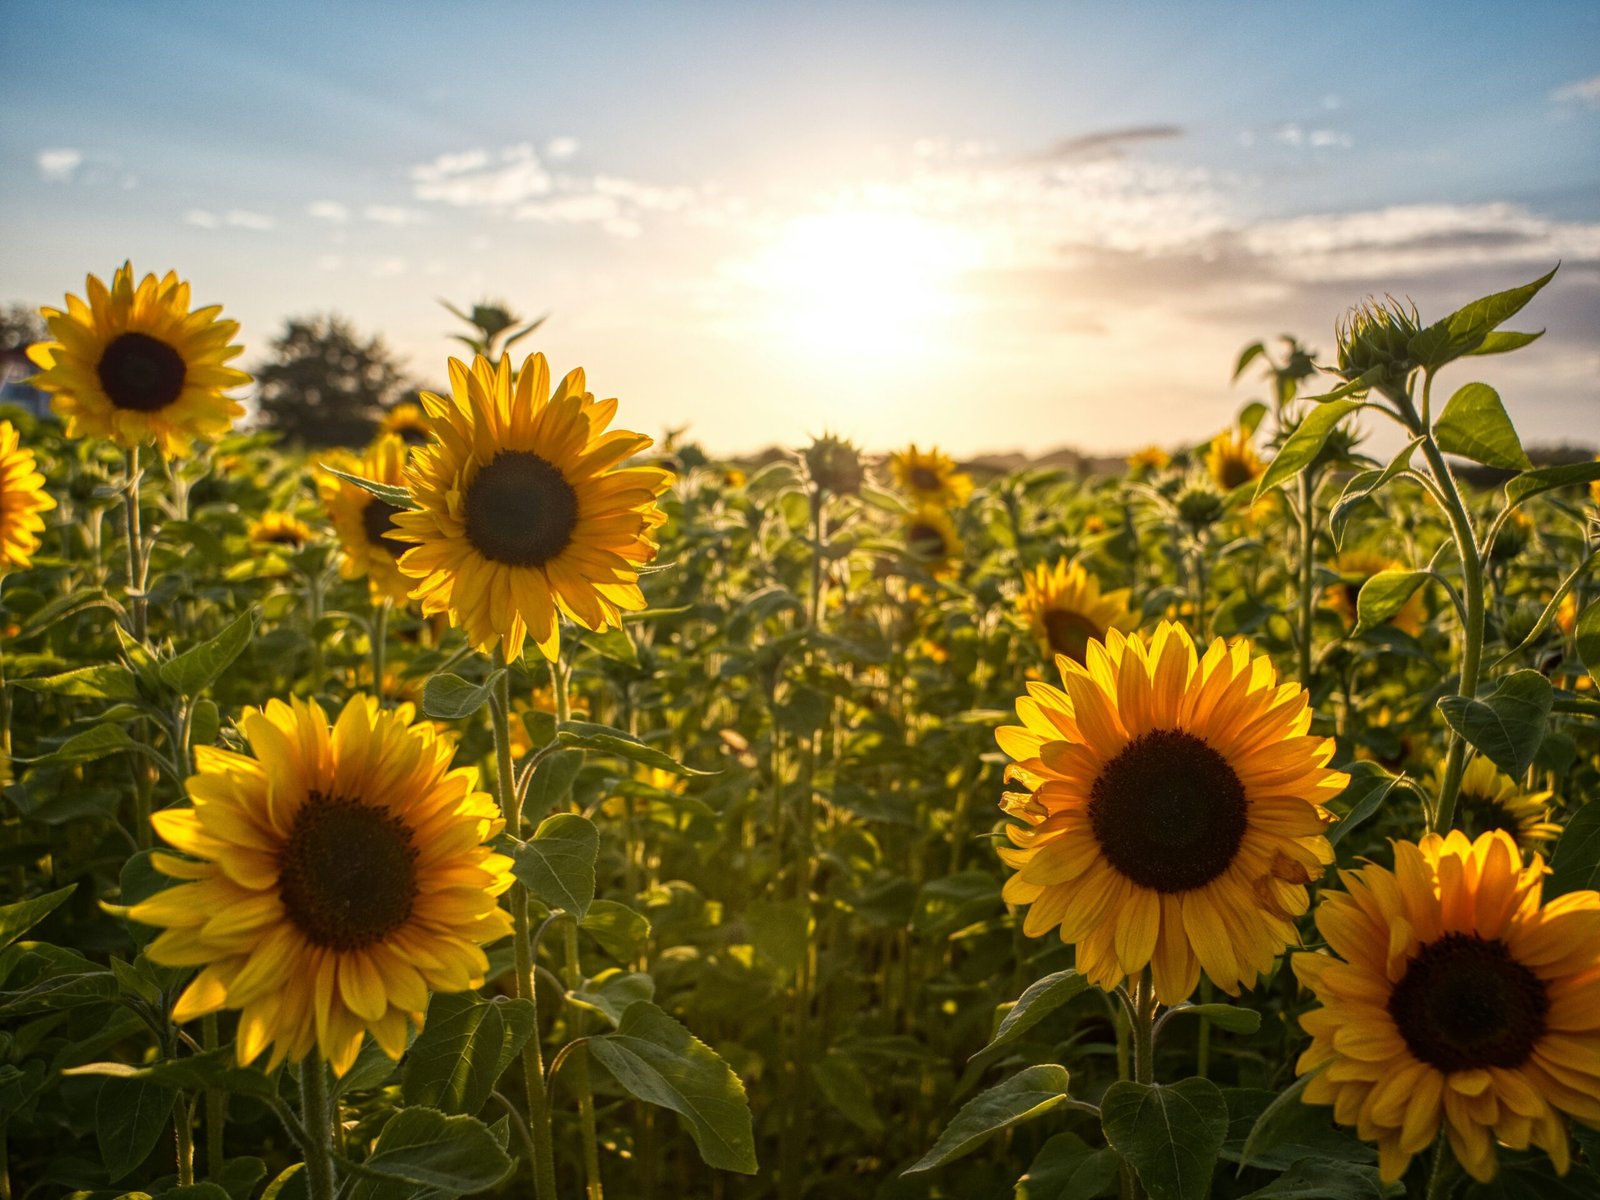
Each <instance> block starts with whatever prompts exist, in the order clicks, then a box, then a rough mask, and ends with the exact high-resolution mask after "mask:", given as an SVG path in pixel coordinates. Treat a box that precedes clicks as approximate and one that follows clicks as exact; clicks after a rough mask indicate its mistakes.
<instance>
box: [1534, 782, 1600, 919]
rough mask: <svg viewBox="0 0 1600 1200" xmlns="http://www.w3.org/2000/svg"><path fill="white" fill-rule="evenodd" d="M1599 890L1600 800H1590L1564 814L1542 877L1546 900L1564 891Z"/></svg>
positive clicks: (1564, 893)
mask: <svg viewBox="0 0 1600 1200" xmlns="http://www.w3.org/2000/svg"><path fill="white" fill-rule="evenodd" d="M1592 890H1600V800H1591V801H1589V802H1588V803H1587V804H1585V805H1583V806H1582V807H1581V808H1579V809H1578V811H1577V812H1575V813H1573V814H1572V816H1570V817H1568V818H1567V826H1566V828H1565V829H1564V830H1563V831H1562V833H1561V840H1560V841H1559V842H1557V843H1556V850H1555V853H1554V854H1553V855H1552V856H1551V858H1550V877H1549V878H1548V879H1546V880H1545V881H1544V898H1545V901H1546V903H1548V902H1549V901H1551V900H1554V899H1555V898H1556V897H1557V896H1565V895H1566V894H1567V893H1568V892H1585V891H1592Z"/></svg>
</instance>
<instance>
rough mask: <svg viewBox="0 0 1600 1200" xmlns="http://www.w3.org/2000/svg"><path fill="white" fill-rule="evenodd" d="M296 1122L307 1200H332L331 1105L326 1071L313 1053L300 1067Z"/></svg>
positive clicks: (335, 1189)
mask: <svg viewBox="0 0 1600 1200" xmlns="http://www.w3.org/2000/svg"><path fill="white" fill-rule="evenodd" d="M300 1121H301V1123H302V1124H303V1125H304V1126H305V1133H306V1140H305V1144H304V1145H303V1146H302V1147H301V1149H302V1150H304V1152H305V1156H306V1194H307V1195H308V1196H309V1197H310V1200H334V1193H335V1192H336V1191H337V1187H336V1182H337V1181H336V1180H335V1178H334V1171H333V1105H332V1102H331V1101H330V1100H329V1097H328V1068H327V1067H326V1065H324V1063H323V1061H322V1056H321V1055H320V1054H318V1053H317V1052H315V1051H313V1052H312V1053H311V1055H310V1057H308V1058H307V1059H306V1060H305V1061H304V1062H302V1063H301V1064H300Z"/></svg>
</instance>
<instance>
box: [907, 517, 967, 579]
mask: <svg viewBox="0 0 1600 1200" xmlns="http://www.w3.org/2000/svg"><path fill="white" fill-rule="evenodd" d="M905 536H906V549H907V550H908V551H910V553H911V556H912V557H913V558H915V559H917V560H918V561H920V562H922V563H923V564H924V565H925V566H927V567H928V569H929V570H931V571H932V572H933V573H934V574H935V575H941V574H945V573H946V572H948V571H950V570H952V569H953V566H954V563H953V560H955V559H957V558H959V557H960V555H961V535H960V534H958V533H957V532H956V526H955V522H954V521H952V520H951V519H950V513H949V512H948V511H947V510H946V509H944V508H941V507H940V506H939V505H937V504H920V505H918V506H917V508H916V510H915V511H914V512H910V513H907V514H906V516H905Z"/></svg>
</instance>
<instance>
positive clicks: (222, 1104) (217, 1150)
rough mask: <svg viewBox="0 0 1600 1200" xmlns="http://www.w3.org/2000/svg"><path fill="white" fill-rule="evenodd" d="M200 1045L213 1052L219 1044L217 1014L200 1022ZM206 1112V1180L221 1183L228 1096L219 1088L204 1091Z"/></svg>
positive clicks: (212, 1014)
mask: <svg viewBox="0 0 1600 1200" xmlns="http://www.w3.org/2000/svg"><path fill="white" fill-rule="evenodd" d="M200 1044H201V1045H202V1046H204V1047H205V1049H207V1050H215V1049H216V1048H217V1047H218V1045H220V1044H221V1038H220V1036H219V1034H218V1032H217V1014H216V1013H207V1014H206V1015H205V1017H204V1018H202V1020H201V1022H200ZM205 1111H206V1178H207V1179H209V1180H211V1181H212V1182H213V1183H221V1182H222V1170H223V1167H224V1166H226V1165H227V1164H226V1161H225V1159H224V1157H223V1148H222V1145H223V1143H222V1133H223V1128H224V1125H225V1124H226V1122H227V1119H228V1094H227V1093H226V1092H224V1091H223V1090H222V1089H221V1088H207V1089H206V1091H205Z"/></svg>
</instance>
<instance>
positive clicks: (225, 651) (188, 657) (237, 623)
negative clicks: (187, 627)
mask: <svg viewBox="0 0 1600 1200" xmlns="http://www.w3.org/2000/svg"><path fill="white" fill-rule="evenodd" d="M255 627H256V618H255V614H254V613H253V612H246V613H242V614H241V615H239V616H238V617H236V618H234V619H233V620H232V621H230V622H229V623H228V624H227V625H226V626H225V627H224V628H223V630H222V632H221V633H219V634H217V636H216V637H214V638H211V639H210V640H208V641H204V642H201V643H200V644H199V645H198V646H195V647H193V648H192V649H189V650H185V651H184V652H183V653H182V654H179V655H176V656H174V657H173V658H171V659H169V660H168V661H166V662H164V663H162V664H161V669H160V675H161V680H162V682H163V683H165V684H166V685H167V686H168V687H171V688H173V689H174V690H175V691H176V692H177V693H178V694H179V695H180V696H198V695H199V694H200V693H201V692H203V691H205V690H206V688H208V687H210V686H211V685H212V684H213V683H215V682H216V681H217V680H218V679H219V678H220V677H221V676H222V673H223V672H224V671H226V670H227V669H228V668H229V667H230V666H231V665H233V661H234V659H236V658H238V657H239V655H241V654H243V653H244V648H245V647H246V646H248V645H249V644H250V637H251V635H252V634H254V633H255Z"/></svg>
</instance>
